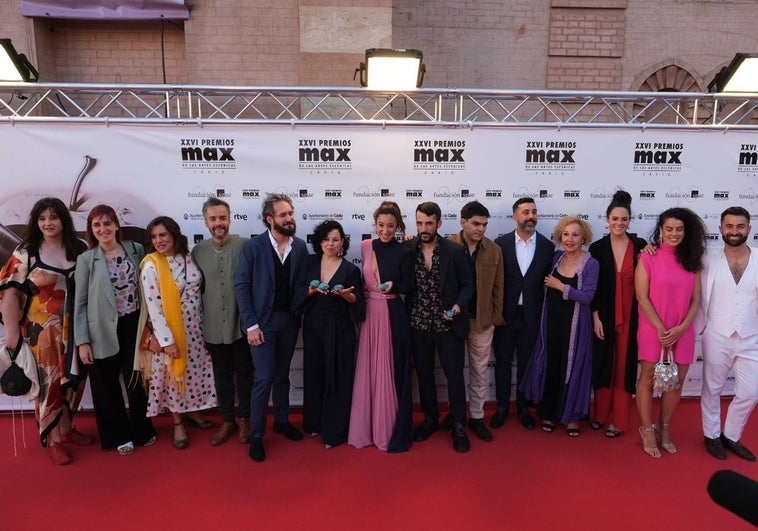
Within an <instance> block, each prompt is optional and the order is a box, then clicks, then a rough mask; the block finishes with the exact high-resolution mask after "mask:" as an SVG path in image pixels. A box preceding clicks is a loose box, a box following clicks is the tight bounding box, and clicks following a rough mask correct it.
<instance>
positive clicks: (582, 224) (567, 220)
mask: <svg viewBox="0 0 758 531" xmlns="http://www.w3.org/2000/svg"><path fill="white" fill-rule="evenodd" d="M574 223H575V224H577V225H579V231H580V232H581V233H582V245H587V244H588V243H590V242H591V241H592V228H590V224H589V223H587V222H586V221H584V220H583V219H582V218H580V217H579V216H563V217H562V218H561V219H559V220H558V224H557V225H556V226H555V229H554V230H553V241H554V242H556V243H561V234H562V233H563V230H564V229H565V228H566V227H568V226H569V225H572V224H574Z"/></svg>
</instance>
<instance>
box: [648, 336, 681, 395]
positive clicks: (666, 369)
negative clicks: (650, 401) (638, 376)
mask: <svg viewBox="0 0 758 531" xmlns="http://www.w3.org/2000/svg"><path fill="white" fill-rule="evenodd" d="M678 388H679V366H678V365H677V364H676V363H674V354H673V353H672V352H671V349H666V348H662V349H661V357H660V359H659V360H658V363H656V364H655V370H654V371H653V395H654V396H660V395H661V394H663V393H666V392H668V391H673V390H674V389H678Z"/></svg>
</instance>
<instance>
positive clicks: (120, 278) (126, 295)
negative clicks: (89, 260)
mask: <svg viewBox="0 0 758 531" xmlns="http://www.w3.org/2000/svg"><path fill="white" fill-rule="evenodd" d="M105 263H106V264H107V266H108V276H109V277H110V278H111V285H112V286H113V294H114V295H115V296H116V311H117V312H118V316H119V317H121V316H124V315H128V314H130V313H132V312H136V311H137V310H138V309H139V295H138V293H137V289H138V288H137V273H138V272H137V268H136V267H134V264H133V263H132V261H131V260H129V257H128V256H127V254H126V253H125V252H123V253H121V254H120V255H118V256H114V257H112V258H111V257H106V258H105Z"/></svg>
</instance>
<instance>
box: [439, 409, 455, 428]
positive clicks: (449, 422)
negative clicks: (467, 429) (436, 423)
mask: <svg viewBox="0 0 758 531" xmlns="http://www.w3.org/2000/svg"><path fill="white" fill-rule="evenodd" d="M440 429H441V430H442V431H450V430H452V429H453V417H451V416H450V413H448V414H447V415H445V418H444V419H442V422H440Z"/></svg>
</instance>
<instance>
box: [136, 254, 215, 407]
mask: <svg viewBox="0 0 758 531" xmlns="http://www.w3.org/2000/svg"><path fill="white" fill-rule="evenodd" d="M166 258H167V259H168V264H169V267H170V269H171V275H172V276H173V278H174V282H176V285H177V287H178V288H179V291H180V292H181V301H182V320H183V321H184V330H185V334H186V336H187V368H186V370H185V372H184V381H185V393H184V394H183V395H182V394H180V393H179V392H178V391H177V389H176V386H175V385H172V379H173V378H172V374H171V365H170V364H168V363H166V361H167V359H166V355H165V354H163V353H161V352H158V353H154V354H153V355H152V360H151V370H150V387H149V389H148V405H147V416H148V417H154V416H156V415H159V414H160V413H164V412H166V411H171V412H173V413H184V412H187V411H198V410H202V409H208V408H211V407H214V406H216V390H215V388H214V384H213V367H212V365H211V357H210V355H209V354H208V350H207V349H206V348H205V343H204V341H203V332H202V326H203V312H202V310H203V308H202V299H201V293H200V285H201V282H202V279H203V276H202V273H201V272H200V269H199V268H198V267H197V266H196V265H195V263H194V262H193V261H192V258H191V257H190V255H187V256H180V255H176V256H168V257H166ZM140 280H141V282H142V288H143V290H144V294H145V305H146V306H147V311H148V313H149V314H150V321H151V323H152V325H153V330H154V332H155V335H156V337H157V338H159V341H160V342H161V343H162V344H171V343H173V342H174V340H173V335H172V334H171V330H170V329H169V327H168V324H167V323H166V318H165V316H164V313H163V304H162V301H161V296H160V287H159V285H158V273H157V271H156V269H155V266H154V265H153V264H152V262H149V261H146V262H144V265H143V267H142V271H141V273H140Z"/></svg>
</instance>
